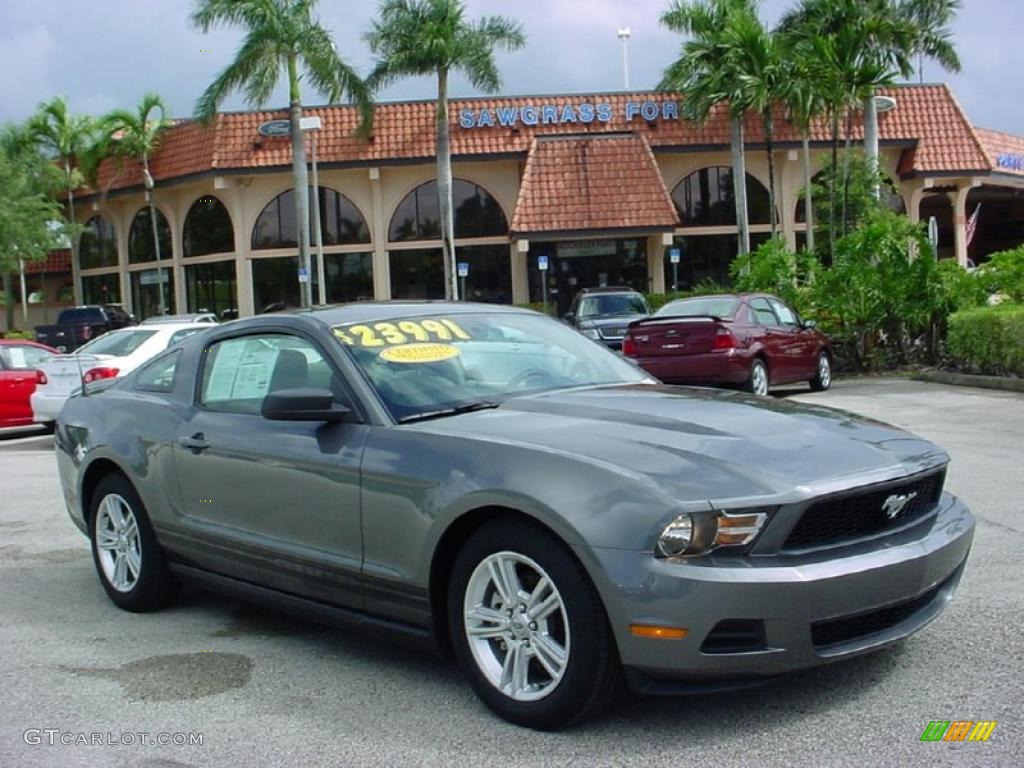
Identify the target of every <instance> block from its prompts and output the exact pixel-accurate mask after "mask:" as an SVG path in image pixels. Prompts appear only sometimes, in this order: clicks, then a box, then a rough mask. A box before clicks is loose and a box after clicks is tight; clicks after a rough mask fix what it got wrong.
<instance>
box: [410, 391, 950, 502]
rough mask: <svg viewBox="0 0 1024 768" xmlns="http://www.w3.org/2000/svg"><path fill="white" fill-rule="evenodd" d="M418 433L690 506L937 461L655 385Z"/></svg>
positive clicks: (528, 400)
mask: <svg viewBox="0 0 1024 768" xmlns="http://www.w3.org/2000/svg"><path fill="white" fill-rule="evenodd" d="M422 426H423V427H427V428H432V429H435V430H437V431H438V432H445V433H448V434H458V435H461V436H463V437H470V436H475V437H479V438H485V439H490V440H494V441H496V442H502V443H506V444H509V443H514V444H520V445H524V446H532V447H535V448H539V449H541V450H545V449H546V450H550V451H552V452H554V453H559V454H562V455H572V456H575V457H578V458H581V459H589V460H591V461H594V462H599V463H602V464H604V465H606V466H607V468H608V470H609V471H612V472H615V471H619V472H623V473H624V474H628V475H632V476H634V477H637V478H638V479H642V480H644V481H648V482H649V481H654V482H655V483H657V484H658V485H659V486H660V487H661V488H662V489H663V490H664V491H666V492H667V493H669V494H671V495H673V496H675V497H676V498H680V499H694V500H695V499H708V500H710V501H715V500H724V499H747V498H749V499H756V498H758V497H772V498H773V499H774V500H778V501H784V500H788V499H779V498H778V497H779V496H783V497H792V498H793V499H794V500H795V499H796V498H800V497H804V496H808V495H818V494H821V493H827V492H831V491H833V490H840V489H842V488H846V487H850V486H854V485H864V484H867V483H871V482H882V481H884V480H889V479H893V478H896V477H901V476H905V475H908V474H912V473H915V472H920V471H922V470H925V469H928V468H931V467H935V466H940V465H943V464H945V463H946V462H947V461H948V457H947V456H946V454H945V453H943V452H942V451H941V450H940V449H939V448H937V447H936V446H935V445H933V444H932V443H929V442H927V441H925V440H921V439H920V438H917V437H915V436H913V435H911V434H909V433H907V432H904V431H902V430H899V429H897V428H895V427H890V426H888V425H885V424H881V423H879V422H875V421H871V420H868V419H865V418H862V417H859V416H855V415H853V414H850V413H846V412H844V411H838V410H834V409H830V408H823V407H819V406H812V405H806V404H799V403H793V402H790V401H785V400H774V399H769V398H758V397H754V396H750V395H745V394H742V393H736V392H728V391H720V390H706V389H696V388H686V387H670V386H664V385H630V386H613V387H597V388H591V389H577V390H568V391H560V392H552V393H545V394H539V395H530V396H523V397H516V398H512V399H510V400H507V401H505V402H504V403H503V404H502V406H501V407H500V408H498V409H495V410H491V411H481V412H476V413H469V414H464V415H461V416H457V417H452V418H449V419H444V420H443V421H434V422H425V423H423V425H422Z"/></svg>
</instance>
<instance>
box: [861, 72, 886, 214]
mask: <svg viewBox="0 0 1024 768" xmlns="http://www.w3.org/2000/svg"><path fill="white" fill-rule="evenodd" d="M864 154H865V155H866V156H867V159H868V170H869V171H871V177H872V182H871V190H872V192H874V195H875V199H876V200H877V199H878V198H880V197H881V194H882V188H881V185H880V184H879V183H878V105H877V104H875V90H874V88H872V89H871V92H870V93H869V94H868V97H867V98H866V99H864Z"/></svg>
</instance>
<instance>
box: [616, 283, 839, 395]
mask: <svg viewBox="0 0 1024 768" xmlns="http://www.w3.org/2000/svg"><path fill="white" fill-rule="evenodd" d="M622 353H623V354H624V355H626V356H627V357H630V358H634V359H635V360H636V362H637V363H638V364H639V365H640V367H641V368H643V369H644V370H645V371H647V372H648V373H650V374H652V375H653V376H657V377H658V378H659V379H661V380H662V381H664V382H665V383H666V384H731V385H739V386H742V387H744V388H745V389H747V390H748V391H750V392H753V393H754V394H758V395H767V394H768V390H769V388H770V387H771V386H773V385H775V384H788V383H791V382H796V381H806V382H808V383H809V384H810V385H811V389H813V390H815V391H822V390H826V389H828V388H829V387H830V386H831V385H832V352H831V349H830V347H829V339H828V337H827V336H826V335H825V334H823V333H822V332H821V331H819V330H817V329H816V328H815V327H814V323H813V322H808V321H805V320H802V319H801V318H800V316H799V315H798V314H797V313H796V312H795V311H793V309H792V308H791V307H789V306H787V305H786V304H785V302H783V301H782V300H781V299H779V298H777V297H775V296H770V295H767V294H723V295H716V296H697V297H693V298H689V299H677V300H676V301H672V302H669V303H668V304H666V305H665V306H663V307H662V308H661V309H659V310H658V311H657V312H655V313H654V316H653V317H651V318H648V319H647V320H641V321H639V322H635V323H632V324H631V325H630V327H629V332H628V333H627V334H626V338H625V339H624V341H623V347H622Z"/></svg>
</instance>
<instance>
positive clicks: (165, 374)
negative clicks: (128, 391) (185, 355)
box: [135, 349, 181, 394]
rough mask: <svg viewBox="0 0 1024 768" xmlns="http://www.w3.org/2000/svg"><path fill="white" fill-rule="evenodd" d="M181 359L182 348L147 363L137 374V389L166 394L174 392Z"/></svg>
mask: <svg viewBox="0 0 1024 768" xmlns="http://www.w3.org/2000/svg"><path fill="white" fill-rule="evenodd" d="M180 360H181V350H180V349H176V350H174V351H173V352H170V353H168V354H166V355H164V356H162V357H158V358H157V359H156V360H153V361H152V362H150V363H147V364H146V365H145V366H143V367H142V368H140V369H139V372H138V373H137V374H136V375H135V389H139V390H142V391H143V392H161V393H165V394H166V393H170V392H173V391H174V384H175V381H176V380H177V375H178V363H179V361H180Z"/></svg>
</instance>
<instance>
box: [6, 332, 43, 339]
mask: <svg viewBox="0 0 1024 768" xmlns="http://www.w3.org/2000/svg"><path fill="white" fill-rule="evenodd" d="M0 337H3V338H5V339H24V340H25V341H35V340H36V334H35V331H4V332H3V333H0Z"/></svg>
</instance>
